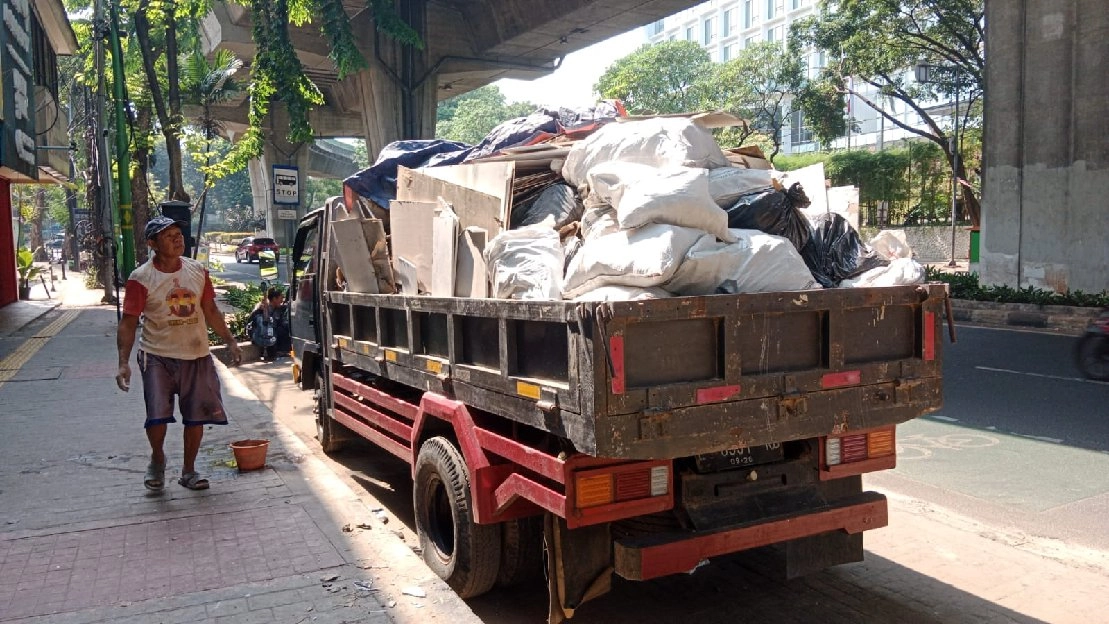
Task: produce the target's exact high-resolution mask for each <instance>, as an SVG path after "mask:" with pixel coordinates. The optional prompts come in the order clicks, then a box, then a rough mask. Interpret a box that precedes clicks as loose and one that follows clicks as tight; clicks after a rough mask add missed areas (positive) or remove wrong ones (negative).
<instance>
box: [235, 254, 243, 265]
mask: <svg viewBox="0 0 1109 624" xmlns="http://www.w3.org/2000/svg"><path fill="white" fill-rule="evenodd" d="M242 263H243V259H242V258H240V257H239V254H235V264H242Z"/></svg>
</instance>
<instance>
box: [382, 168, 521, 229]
mask: <svg viewBox="0 0 1109 624" xmlns="http://www.w3.org/2000/svg"><path fill="white" fill-rule="evenodd" d="M423 171H424V170H421V171H415V170H412V169H406V168H405V167H400V168H399V171H398V172H397V199H398V200H401V201H420V202H438V200H439V198H440V197H441V198H443V199H444V200H446V201H447V202H449V203H450V204H451V206H453V207H454V211H455V214H457V215H458V223H459V227H461V228H463V229H465V228H468V227H471V226H476V227H479V228H482V229H484V230H485V231H486V232H488V233H489V236H491V237H492V236H496V235H497V234H499V233H500V232H501V230H503V229H506V228H507V227H508V216H509V210H510V209H511V206H510V205H509V203H510V201H511V188H510V186H508V185H510V184H511V179H509V180H506V181H505V184H506V188H507V189H508V190H506V191H505V194H506V196H507V197H508V199H501V198H500V197H498V196H495V195H489V194H487V193H481V192H479V191H475V190H473V189H469V188H466V187H464V186H459V185H457V184H451V183H450V182H444V181H442V180H437V179H435V178H433V177H431V176H429V175H425V174H424V173H423Z"/></svg>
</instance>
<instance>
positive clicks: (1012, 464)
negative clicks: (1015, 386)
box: [894, 417, 1109, 512]
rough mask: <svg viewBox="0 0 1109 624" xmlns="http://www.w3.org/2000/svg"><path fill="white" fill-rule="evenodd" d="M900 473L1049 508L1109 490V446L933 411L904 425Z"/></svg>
mask: <svg viewBox="0 0 1109 624" xmlns="http://www.w3.org/2000/svg"><path fill="white" fill-rule="evenodd" d="M897 447H898V453H897V468H895V469H894V472H896V473H897V474H899V475H901V476H904V477H908V478H910V479H912V480H914V481H918V482H920V483H925V484H929V485H932V486H935V487H939V488H942V489H945V490H949V491H952V492H960V493H962V494H964V495H967V496H971V497H973V498H977V499H980V500H985V501H991V502H993V503H998V504H1002V505H1006V506H1008V507H1011V508H1015V509H1025V510H1031V511H1035V512H1043V511H1046V510H1048V509H1051V508H1053V507H1056V506H1059V505H1065V504H1068V503H1073V502H1076V501H1080V500H1083V499H1086V498H1089V497H1093V496H1098V495H1102V494H1106V493H1109V476H1106V475H1109V453H1105V452H1100V451H1093V450H1088V449H1084V448H1081V447H1075V446H1070V445H1068V444H1067V443H1066V442H1065V441H1055V440H1052V439H1046V440H1045V439H1038V438H1035V437H1032V436H1027V435H1021V434H1017V433H1009V432H1004V431H999V430H998V429H997V428H991V429H975V428H970V427H965V426H961V425H959V424H958V423H951V422H943V421H936V420H934V419H933V417H925V418H918V419H914V420H911V421H909V422H907V423H904V424H902V425H899V426H898V427H897Z"/></svg>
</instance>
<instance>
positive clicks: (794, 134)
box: [789, 109, 813, 145]
mask: <svg viewBox="0 0 1109 624" xmlns="http://www.w3.org/2000/svg"><path fill="white" fill-rule="evenodd" d="M812 140H813V134H812V129H811V128H808V127H806V126H805V116H804V115H803V114H802V113H801V109H797V110H795V111H793V112H792V113H790V114H789V143H790V145H798V144H800V143H812Z"/></svg>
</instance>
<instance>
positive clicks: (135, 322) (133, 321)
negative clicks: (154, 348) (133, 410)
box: [116, 314, 139, 392]
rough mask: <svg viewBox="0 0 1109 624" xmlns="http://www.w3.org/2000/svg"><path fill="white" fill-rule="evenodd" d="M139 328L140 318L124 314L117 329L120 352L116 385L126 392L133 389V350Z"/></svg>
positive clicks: (117, 343) (117, 344) (117, 342)
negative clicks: (136, 331)
mask: <svg viewBox="0 0 1109 624" xmlns="http://www.w3.org/2000/svg"><path fill="white" fill-rule="evenodd" d="M138 326H139V317H137V316H135V315H134V314H124V315H123V318H121V319H119V328H118V329H116V350H117V351H118V352H119V370H118V371H117V372H116V385H117V386H119V389H120V390H123V391H124V392H127V391H128V390H129V389H130V388H131V364H130V362H131V349H133V348H134V347H135V330H136V329H137V328H138Z"/></svg>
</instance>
